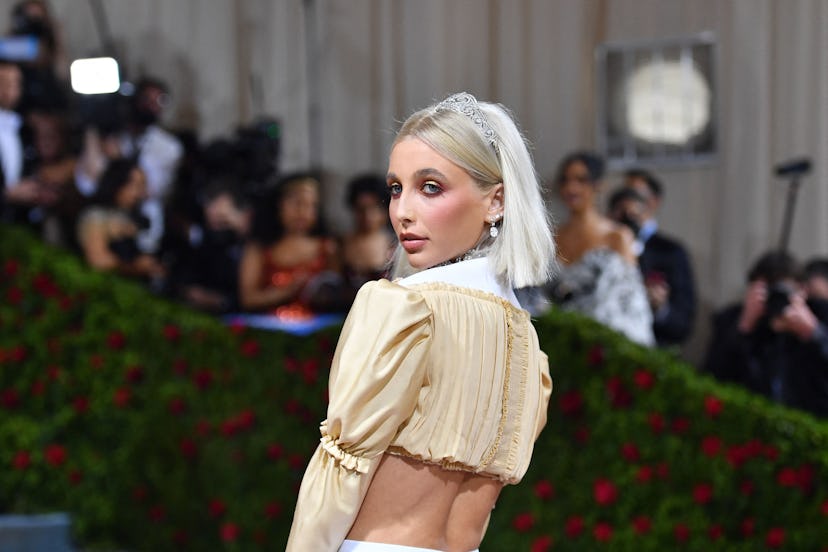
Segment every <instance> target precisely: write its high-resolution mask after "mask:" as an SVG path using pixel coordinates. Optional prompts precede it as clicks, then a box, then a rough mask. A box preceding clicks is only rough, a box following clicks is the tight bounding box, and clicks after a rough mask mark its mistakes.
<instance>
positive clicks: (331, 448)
mask: <svg viewBox="0 0 828 552" xmlns="http://www.w3.org/2000/svg"><path fill="white" fill-rule="evenodd" d="M319 432H320V433H321V434H322V438H321V439H320V440H319V441H320V444H321V445H322V448H323V449H324V450H325V452H327V453H328V454H330V455H331V456H332V457H333V458H334V459H335V460H336V461H337V462H339V463H340V465H342V466H344V467H345V468H347V469H349V470H352V471H355V472H359V473H368V471H369V470H370V465H371V461H370V460H369V459H368V458H365V457H363V456H356V455H354V454H351V453H350V452H345V451H344V450H342V448H340V446H339V445H338V444H337V443H336V439H334V438H333V437H331V436H330V435H328V424H327V421H324V422H322V424H320V426H319Z"/></svg>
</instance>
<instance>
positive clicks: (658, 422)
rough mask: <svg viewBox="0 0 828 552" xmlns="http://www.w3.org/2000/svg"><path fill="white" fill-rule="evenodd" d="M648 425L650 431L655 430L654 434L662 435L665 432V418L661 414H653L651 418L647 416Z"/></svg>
mask: <svg viewBox="0 0 828 552" xmlns="http://www.w3.org/2000/svg"><path fill="white" fill-rule="evenodd" d="M647 423H648V424H649V426H650V429H652V430H653V433H661V432H662V431H664V427H665V425H666V424H665V422H664V416H662V415H661V413H659V412H651V413H650V415H649V416H647Z"/></svg>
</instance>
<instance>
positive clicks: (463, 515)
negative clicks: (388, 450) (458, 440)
mask: <svg viewBox="0 0 828 552" xmlns="http://www.w3.org/2000/svg"><path fill="white" fill-rule="evenodd" d="M502 488H503V485H502V484H501V483H500V482H499V481H497V480H496V479H491V478H488V477H483V476H480V475H475V474H473V473H470V472H465V471H449V470H444V469H443V468H441V467H439V466H436V465H431V464H425V463H423V462H419V461H416V460H412V459H409V458H405V457H402V456H394V455H391V454H386V455H385V456H384V457H383V458H382V460H381V461H380V465H379V467H378V468H377V473H376V474H375V475H374V479H373V480H372V482H371V485H370V487H369V488H368V492H367V493H366V495H365V500H364V501H363V502H362V508H360V510H359V514H357V518H356V521H355V522H354V524H353V526H352V527H351V531H350V532H349V533H348V537H347V538H348V539H351V540H357V541H367V542H381V543H385V544H398V545H405V546H416V547H420V548H430V549H432V550H441V551H446V552H469V551H470V550H475V549H476V548H478V547H479V546H480V541H481V540H482V538H483V533H484V532H485V530H486V525H487V524H488V521H489V514H490V513H491V511H492V508H494V505H495V502H496V501H497V497H498V495H499V494H500V490H501V489H502Z"/></svg>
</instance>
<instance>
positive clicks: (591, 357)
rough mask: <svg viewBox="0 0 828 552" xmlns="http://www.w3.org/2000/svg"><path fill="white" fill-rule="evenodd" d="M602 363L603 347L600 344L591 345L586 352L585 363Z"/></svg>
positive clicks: (595, 364) (592, 364)
mask: <svg viewBox="0 0 828 552" xmlns="http://www.w3.org/2000/svg"><path fill="white" fill-rule="evenodd" d="M603 363H604V348H603V347H602V346H600V345H593V346H592V348H590V350H589V352H588V353H587V364H589V365H590V366H600V365H601V364H603Z"/></svg>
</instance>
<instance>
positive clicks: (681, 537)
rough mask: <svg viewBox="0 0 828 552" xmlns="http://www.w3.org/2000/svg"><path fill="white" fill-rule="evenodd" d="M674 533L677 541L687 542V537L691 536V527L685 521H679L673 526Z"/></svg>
mask: <svg viewBox="0 0 828 552" xmlns="http://www.w3.org/2000/svg"><path fill="white" fill-rule="evenodd" d="M673 535H674V536H675V537H676V541H678V542H687V539H689V538H690V528H689V527H687V525H685V524H684V523H677V524H676V526H675V527H674V528H673Z"/></svg>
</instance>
